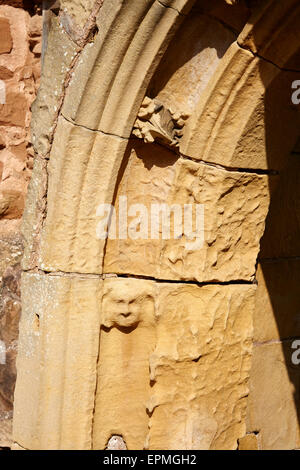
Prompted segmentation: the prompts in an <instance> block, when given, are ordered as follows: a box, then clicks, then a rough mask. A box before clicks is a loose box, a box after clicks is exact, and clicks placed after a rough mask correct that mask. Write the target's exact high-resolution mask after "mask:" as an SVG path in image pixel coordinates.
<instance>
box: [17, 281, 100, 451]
mask: <svg viewBox="0 0 300 470" xmlns="http://www.w3.org/2000/svg"><path fill="white" fill-rule="evenodd" d="M22 292H23V305H22V306H23V310H22V318H21V323H20V340H19V351H18V359H17V369H18V378H17V385H16V392H15V413H14V439H15V441H16V442H18V443H19V444H20V445H21V446H22V447H25V448H29V449H90V448H91V427H92V420H93V409H94V395H95V387H96V364H97V357H98V348H99V331H100V301H101V281H100V280H99V279H82V278H80V277H79V276H78V277H76V276H74V277H61V276H46V275H39V274H23V281H22Z"/></svg>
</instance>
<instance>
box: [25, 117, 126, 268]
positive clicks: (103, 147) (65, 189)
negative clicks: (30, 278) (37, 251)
mask: <svg viewBox="0 0 300 470" xmlns="http://www.w3.org/2000/svg"><path fill="white" fill-rule="evenodd" d="M126 145H127V140H125V139H121V138H119V137H115V136H111V135H106V134H103V133H99V132H92V131H90V130H88V129H84V128H82V127H79V126H75V125H73V124H71V123H69V122H68V121H66V120H65V119H64V118H60V119H59V122H58V126H57V130H56V133H55V140H54V143H53V146H52V150H51V155H50V163H49V165H48V175H49V181H48V195H47V216H46V219H45V223H44V229H43V233H42V240H41V255H40V259H39V267H40V268H41V269H43V270H46V271H58V270H60V271H66V272H82V273H101V272H102V263H103V255H104V247H105V243H106V241H105V240H101V239H98V238H97V224H98V219H97V217H96V213H97V208H98V206H99V205H100V204H104V203H108V204H111V203H112V202H113V196H114V187H115V181H116V180H117V177H118V172H119V167H120V165H121V161H122V157H123V154H124V152H125V149H126ZM62 154H64V155H65V158H64V159H62V158H61V157H62ZM112 154H114V158H112ZM29 223H30V222H29Z"/></svg>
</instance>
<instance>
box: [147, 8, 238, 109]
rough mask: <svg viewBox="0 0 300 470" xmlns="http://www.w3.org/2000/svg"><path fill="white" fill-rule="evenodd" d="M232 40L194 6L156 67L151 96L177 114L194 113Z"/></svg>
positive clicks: (219, 25)
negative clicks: (178, 112)
mask: <svg viewBox="0 0 300 470" xmlns="http://www.w3.org/2000/svg"><path fill="white" fill-rule="evenodd" d="M199 10H200V11H199ZM234 39H235V35H234V33H233V32H232V31H230V30H229V29H227V28H226V27H225V26H224V25H223V24H221V23H220V22H218V21H217V20H216V19H215V18H212V17H211V16H208V15H206V14H203V10H202V8H201V9H200V8H199V6H197V3H196V4H195V7H194V8H193V10H192V12H191V14H190V15H188V16H187V18H186V19H185V20H184V22H183V24H182V25H181V27H180V29H179V32H178V35H176V38H174V40H173V41H172V42H171V44H170V46H169V47H168V50H167V53H166V54H165V56H164V58H163V59H162V61H161V62H160V64H159V67H158V70H157V71H156V73H155V75H154V77H153V79H152V81H151V83H150V86H149V92H150V96H151V97H156V98H157V99H158V100H160V101H162V103H164V104H165V105H166V106H167V107H171V108H173V109H177V110H178V111H182V112H188V113H191V112H192V111H194V109H195V107H196V106H197V103H198V101H199V98H200V96H201V94H202V93H203V90H204V89H205V88H206V86H207V84H208V82H209V80H210V78H211V77H212V75H213V73H214V72H215V70H216V68H217V66H218V64H219V62H220V60H221V59H222V57H223V56H224V53H225V51H226V50H227V48H228V47H229V46H230V44H231V43H232V42H233V41H234ZM179 51H180V53H179Z"/></svg>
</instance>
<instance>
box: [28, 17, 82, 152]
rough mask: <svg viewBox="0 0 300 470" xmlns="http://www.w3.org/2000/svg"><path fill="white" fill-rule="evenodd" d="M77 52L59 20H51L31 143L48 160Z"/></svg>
mask: <svg viewBox="0 0 300 470" xmlns="http://www.w3.org/2000/svg"><path fill="white" fill-rule="evenodd" d="M78 51H79V47H78V46H77V45H76V44H75V43H74V42H73V41H72V40H71V39H70V38H69V36H68V35H67V33H66V32H65V31H64V30H63V29H62V27H61V25H60V23H59V20H58V19H57V18H56V17H54V18H52V21H51V29H50V32H49V36H48V46H47V51H46V54H45V57H44V64H43V77H42V80H41V86H40V88H39V91H38V95H37V99H36V101H35V102H34V105H33V107H32V110H33V118H32V123H31V131H32V141H33V144H34V149H35V151H36V153H37V154H38V155H39V156H41V157H44V156H47V155H48V153H49V151H50V145H51V142H52V134H53V132H54V129H55V126H56V119H57V116H58V112H59V110H60V107H61V104H62V100H63V94H64V88H65V82H66V80H67V77H68V74H69V73H70V70H71V66H72V64H73V61H74V59H75V57H76V55H77V53H78Z"/></svg>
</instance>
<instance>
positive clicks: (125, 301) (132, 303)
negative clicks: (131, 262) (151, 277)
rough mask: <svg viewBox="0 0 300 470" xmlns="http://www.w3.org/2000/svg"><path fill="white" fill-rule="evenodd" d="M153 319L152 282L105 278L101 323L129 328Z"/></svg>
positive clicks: (107, 325)
mask: <svg viewBox="0 0 300 470" xmlns="http://www.w3.org/2000/svg"><path fill="white" fill-rule="evenodd" d="M153 319H154V296H153V283H152V282H151V281H143V280H138V279H106V280H105V283H104V294H103V303H102V325H103V326H105V327H107V328H110V327H112V326H117V327H122V328H130V327H135V326H137V325H138V324H139V323H140V322H146V323H147V322H152V321H153Z"/></svg>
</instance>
